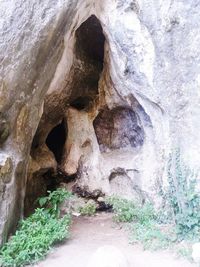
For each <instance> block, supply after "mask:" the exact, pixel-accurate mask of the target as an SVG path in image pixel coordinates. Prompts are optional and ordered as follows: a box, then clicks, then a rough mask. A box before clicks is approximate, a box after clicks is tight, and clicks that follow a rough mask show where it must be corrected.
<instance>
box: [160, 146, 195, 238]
mask: <svg viewBox="0 0 200 267" xmlns="http://www.w3.org/2000/svg"><path fill="white" fill-rule="evenodd" d="M168 182H169V188H168V192H167V194H166V195H165V198H166V199H167V201H169V204H170V206H171V209H172V211H173V220H174V222H175V224H176V231H177V235H178V238H179V239H180V240H183V239H189V240H196V241H199V240H200V237H199V236H200V193H199V192H197V190H196V174H195V173H194V172H193V171H191V170H190V168H189V167H187V166H186V165H185V164H184V162H183V160H182V159H181V154H180V149H175V150H174V152H173V153H172V154H171V155H170V158H169V162H168Z"/></svg>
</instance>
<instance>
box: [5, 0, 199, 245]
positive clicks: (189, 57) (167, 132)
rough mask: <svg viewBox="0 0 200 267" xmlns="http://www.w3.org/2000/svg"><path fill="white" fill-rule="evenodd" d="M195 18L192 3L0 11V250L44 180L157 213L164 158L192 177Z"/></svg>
mask: <svg viewBox="0 0 200 267" xmlns="http://www.w3.org/2000/svg"><path fill="white" fill-rule="evenodd" d="M199 16H200V2H199V1H198V0H190V1H188V0H176V1H172V0H171V1H166V0H165V1H164V0H163V1H153V0H148V1H146V0H137V1H136V0H123V1H122V0H85V1H81V0H59V1H54V0H47V1H36V0H32V1H24V0H18V1H10V0H3V1H1V2H0V243H2V242H4V241H5V240H6V239H7V237H8V235H9V233H11V232H12V231H13V230H14V229H15V227H16V224H17V222H18V220H19V219H20V218H21V217H22V216H23V213H24V206H25V208H26V206H27V205H29V204H28V203H31V202H32V201H34V200H35V198H37V197H38V196H39V195H40V194H41V193H42V192H43V190H44V192H43V193H45V191H46V190H47V188H46V187H45V186H46V185H45V184H44V175H46V174H47V173H49V172H52V173H53V175H55V174H56V172H58V170H59V172H61V173H62V175H63V176H64V177H65V179H71V177H72V176H73V177H75V180H74V187H76V188H79V189H82V190H85V191H87V192H90V193H91V194H96V193H97V192H99V193H98V196H100V195H105V194H108V195H109V194H113V193H118V194H120V195H122V196H126V197H129V198H136V199H139V200H142V201H143V200H144V199H146V198H149V199H151V200H153V201H154V202H155V203H157V202H159V197H158V191H159V187H164V186H165V185H166V183H167V179H166V165H167V161H168V155H169V152H170V150H171V148H173V147H180V148H181V152H182V155H183V157H184V160H185V161H186V162H187V164H188V165H189V166H190V167H191V168H192V169H193V170H197V169H198V168H199V159H200V149H199V147H200V135H199V132H200V123H199V114H200V94H199V92H200V91H199V88H200V46H199V42H200V30H199V29H200V21H199ZM55 144H57V145H55ZM45 177H46V176H45ZM43 185H44V187H43ZM41 191H42V192H41ZM25 199H26V201H25V202H24V200H25Z"/></svg>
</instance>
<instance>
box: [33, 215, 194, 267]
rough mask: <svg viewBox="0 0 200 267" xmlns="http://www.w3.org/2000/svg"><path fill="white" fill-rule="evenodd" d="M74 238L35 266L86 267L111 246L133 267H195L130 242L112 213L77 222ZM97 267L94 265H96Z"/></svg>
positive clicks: (74, 225) (75, 223)
mask: <svg viewBox="0 0 200 267" xmlns="http://www.w3.org/2000/svg"><path fill="white" fill-rule="evenodd" d="M71 231H72V234H71V238H70V239H69V240H68V241H66V242H65V243H63V244H62V245H59V246H58V247H56V248H55V249H54V250H53V251H52V252H51V253H50V254H49V255H48V256H47V258H46V259H45V260H44V261H42V262H40V263H39V264H37V265H34V266H35V267H36V266H37V267H87V263H88V261H89V259H90V257H91V255H92V254H93V253H94V252H95V251H96V249H97V248H99V247H101V246H104V245H112V246H115V247H117V248H119V249H120V250H121V251H122V252H123V253H124V254H125V255H126V257H127V259H128V260H129V262H130V267H195V266H196V265H195V264H191V263H189V262H188V261H186V260H183V259H175V257H174V256H173V255H172V254H170V253H168V252H160V251H159V252H149V251H143V250H142V249H141V248H140V247H138V246H133V245H130V244H129V243H128V238H127V233H126V232H125V231H124V230H123V229H119V227H116V226H115V225H114V224H113V222H112V214H108V213H101V214H98V215H97V216H95V217H78V218H75V219H74V223H73V226H72V229H71ZM94 267H95V266H94Z"/></svg>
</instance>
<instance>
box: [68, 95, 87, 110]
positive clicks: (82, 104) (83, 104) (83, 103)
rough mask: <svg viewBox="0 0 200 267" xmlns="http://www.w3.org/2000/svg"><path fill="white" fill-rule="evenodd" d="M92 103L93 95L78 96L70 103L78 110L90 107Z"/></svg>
mask: <svg viewBox="0 0 200 267" xmlns="http://www.w3.org/2000/svg"><path fill="white" fill-rule="evenodd" d="M90 103H92V98H91V97H78V98H77V99H75V100H74V101H73V102H71V104H70V105H71V106H72V107H73V108H76V109H78V110H84V109H88V108H89V106H90Z"/></svg>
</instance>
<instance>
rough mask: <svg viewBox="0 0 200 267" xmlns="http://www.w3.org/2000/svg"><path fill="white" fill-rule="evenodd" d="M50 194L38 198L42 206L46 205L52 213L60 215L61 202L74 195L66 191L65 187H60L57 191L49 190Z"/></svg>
mask: <svg viewBox="0 0 200 267" xmlns="http://www.w3.org/2000/svg"><path fill="white" fill-rule="evenodd" d="M47 193H48V194H49V195H48V196H46V197H41V198H39V199H38V202H39V204H40V206H41V207H46V209H48V211H49V212H50V213H56V214H57V215H59V211H60V210H59V207H60V205H61V203H62V202H63V201H64V200H65V199H68V198H70V197H72V193H71V192H68V191H66V190H65V189H63V188H58V189H57V190H55V191H52V192H51V191H47Z"/></svg>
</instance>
